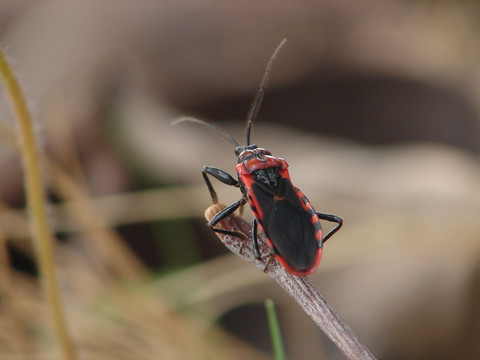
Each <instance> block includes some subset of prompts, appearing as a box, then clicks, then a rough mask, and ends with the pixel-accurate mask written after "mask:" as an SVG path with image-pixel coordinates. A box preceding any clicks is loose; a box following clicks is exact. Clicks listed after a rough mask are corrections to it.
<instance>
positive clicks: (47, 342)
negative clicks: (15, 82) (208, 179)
mask: <svg viewBox="0 0 480 360" xmlns="http://www.w3.org/2000/svg"><path fill="white" fill-rule="evenodd" d="M2 9H3V11H2V12H1V13H0V26H1V29H2V31H1V32H0V45H1V46H2V49H4V50H5V52H6V54H7V56H8V57H9V59H10V61H11V63H12V65H13V68H14V70H15V72H16V74H17V76H18V77H19V78H20V80H21V84H22V87H23V89H24V90H25V93H26V97H27V99H28V101H29V104H30V108H31V110H32V114H33V117H34V120H35V123H36V126H37V129H36V130H37V136H38V139H39V141H40V143H41V148H42V151H43V153H44V159H43V163H42V169H43V170H44V174H45V186H46V189H47V191H48V198H49V200H50V203H51V206H50V207H49V217H50V220H51V224H52V227H53V229H54V231H55V235H56V239H57V240H56V242H55V245H56V261H57V268H58V280H59V283H60V295H61V298H62V302H63V305H64V308H65V315H66V320H67V325H68V329H69V332H70V333H71V336H72V338H73V341H74V345H75V348H76V351H77V354H78V357H79V358H80V359H149V358H152V359H191V358H195V359H196V358H205V359H216V358H219V359H225V358H227V359H236V358H238V359H245V358H248V359H257V358H258V359H263V358H271V357H272V355H271V352H270V351H271V350H270V345H269V344H270V340H269V334H268V330H267V322H266V318H265V314H264V310H263V301H264V300H265V299H266V298H272V299H274V301H275V303H276V304H278V310H279V318H280V325H281V328H282V335H283V338H284V341H285V346H286V352H287V358H291V359H318V358H325V359H327V358H328V359H336V358H342V355H341V354H339V353H338V352H336V350H335V349H332V347H331V345H330V344H329V343H328V341H327V340H326V339H325V338H324V337H322V334H321V333H320V332H319V330H318V329H317V328H316V327H315V326H314V324H313V323H312V322H311V320H310V319H309V318H308V317H307V316H306V315H305V314H303V313H302V312H301V310H299V309H298V308H297V307H296V305H295V304H294V303H293V302H292V300H291V299H290V298H289V297H288V296H286V295H285V294H283V293H282V291H281V290H280V289H279V288H278V287H276V286H275V285H274V284H272V283H271V282H270V281H269V280H268V278H267V277H265V276H264V275H263V274H262V273H260V272H258V271H257V270H256V269H254V268H253V267H251V266H249V265H248V264H246V263H243V262H242V261H241V260H239V259H237V258H234V257H232V256H231V255H230V254H227V252H226V251H225V249H224V248H223V246H222V244H220V243H219V241H218V240H217V238H216V237H215V236H213V235H212V234H211V233H210V231H209V230H208V229H207V228H206V227H205V226H204V220H203V219H202V214H203V210H204V209H205V208H206V207H207V206H208V205H209V203H210V199H209V194H208V191H207V189H206V188H205V186H204V184H203V183H202V177H201V174H200V172H201V169H202V167H203V165H212V166H218V167H220V168H222V169H225V170H227V171H229V172H230V173H232V174H233V173H234V166H235V157H234V154H233V149H232V148H231V146H230V144H228V143H226V142H222V140H220V139H218V138H217V137H215V136H214V135H212V134H211V133H209V132H207V131H205V129H203V128H198V127H195V126H194V125H188V124H181V125H179V126H178V127H172V126H171V121H172V120H173V119H175V118H177V117H178V116H180V115H191V116H197V117H199V118H202V119H205V120H208V121H214V122H217V123H221V124H220V126H222V127H223V128H224V129H225V130H226V131H228V132H229V133H230V134H231V135H233V136H234V137H235V138H236V139H237V140H238V141H239V142H240V143H242V142H243V141H244V118H245V115H246V113H247V111H248V108H249V105H250V101H251V100H252V98H253V95H254V92H255V89H256V86H257V85H258V82H259V81H260V79H261V76H262V74H263V70H264V67H265V65H266V62H267V61H268V58H269V56H270V55H271V53H272V51H273V49H274V48H275V46H276V45H277V44H278V43H279V41H280V40H281V39H282V38H284V37H286V38H288V44H287V47H286V48H285V49H284V50H283V51H282V53H281V54H280V56H279V57H278V59H277V61H276V63H275V64H274V67H273V70H272V75H271V80H270V83H269V86H268V88H267V92H266V97H265V102H264V105H263V108H262V110H261V112H260V117H259V119H258V121H257V123H256V124H255V128H254V133H253V140H254V142H255V143H256V144H257V145H261V146H264V147H266V148H267V149H269V150H270V151H272V153H274V154H275V155H277V156H280V157H284V158H285V159H286V160H287V161H288V162H289V164H290V171H291V176H292V181H293V182H294V184H295V185H296V186H298V187H299V188H301V189H302V191H303V192H304V193H305V194H306V195H307V196H308V197H309V199H310V201H311V202H312V204H313V205H314V206H315V208H316V210H317V211H324V212H331V213H336V214H338V215H341V216H342V217H344V219H345V226H344V228H342V230H341V231H340V232H339V233H338V235H335V237H334V238H333V239H332V240H329V241H328V242H327V244H326V245H325V251H324V258H323V260H322V263H321V265H320V268H319V270H318V271H317V273H316V274H315V275H313V276H311V278H310V280H311V282H312V283H314V284H315V286H316V287H317V288H318V289H319V290H320V292H321V293H322V294H323V295H324V296H325V297H326V298H327V300H328V301H329V303H330V304H331V305H332V306H333V307H334V308H335V309H336V310H337V311H338V313H339V314H340V315H341V316H342V317H343V318H344V320H345V321H346V322H347V323H349V324H350V325H351V327H352V328H353V329H354V330H355V332H356V333H357V334H358V336H359V337H360V338H361V339H362V340H363V341H364V342H365V343H366V344H367V345H368V346H369V348H370V349H371V350H372V352H373V353H374V354H375V355H377V356H378V358H379V359H452V358H455V359H472V358H478V357H480V345H479V344H480V343H479V341H478V333H479V331H480V313H479V310H478V303H479V301H480V293H479V292H478V288H479V282H480V267H479V260H480V224H479V222H478V220H477V219H478V214H479V213H480V188H479V186H480V182H479V175H480V174H479V173H480V171H479V162H478V155H479V150H480V141H479V134H480V131H479V129H480V124H479V111H480V92H479V91H480V90H479V89H480V86H479V85H480V82H479V81H480V66H479V65H480V53H479V47H478V45H477V43H478V41H477V37H478V35H477V34H478V30H479V28H478V24H477V23H476V18H475V13H476V11H478V10H479V9H478V7H477V5H475V4H470V3H467V2H458V3H457V2H451V3H443V4H433V3H428V2H425V3H424V2H414V1H413V2H412V1H408V2H407V1H397V2H385V1H382V2H376V1H371V2H368V3H367V2H359V1H356V0H351V1H347V0H345V1H336V2H331V1H321V2H317V3H315V4H311V3H308V4H307V3H282V4H271V3H270V2H256V3H255V5H254V6H253V5H252V4H250V3H249V4H241V3H238V4H227V3H225V4H223V3H202V2H195V3H193V2H192V3H190V2H141V3H140V2H130V3H110V2H108V3H100V2H91V3H84V2H78V3H68V2H67V3H64V2H48V3H34V2H17V1H10V2H8V1H7V2H4V4H3V6H2ZM1 95H2V96H1V97H0V119H1V122H0V194H1V199H2V202H1V203H2V204H1V211H0V234H1V235H2V236H1V237H0V239H1V247H0V248H1V250H2V251H1V252H0V255H1V256H0V260H1V262H0V286H1V288H0V294H1V296H0V311H1V316H0V354H1V358H2V359H3V358H5V359H55V358H61V354H60V350H59V347H58V343H57V340H56V339H55V338H54V337H53V331H52V322H51V320H50V319H51V317H50V313H49V311H48V308H47V307H46V304H45V299H44V298H43V294H42V292H41V288H40V284H39V279H38V269H37V262H36V259H35V255H34V249H33V245H32V242H31V239H30V237H29V232H28V227H29V225H28V223H27V218H26V215H25V211H24V206H25V196H24V190H23V175H22V173H21V165H20V152H19V148H18V145H17V144H16V142H15V141H14V136H13V135H14V132H15V128H14V125H13V123H14V122H13V115H12V114H11V112H10V110H9V109H10V107H9V106H8V99H7V98H6V96H4V95H5V94H4V92H2V94H1ZM224 120H228V121H224ZM215 186H216V188H217V190H218V192H219V195H220V200H221V201H222V202H223V203H227V204H228V203H230V202H233V201H235V200H237V199H238V198H239V196H240V193H239V192H238V190H237V189H228V188H226V187H225V186H222V185H221V184H218V185H217V184H215ZM244 215H245V217H247V218H248V217H251V215H250V212H249V210H248V209H245V211H244ZM326 226H327V227H328V225H326Z"/></svg>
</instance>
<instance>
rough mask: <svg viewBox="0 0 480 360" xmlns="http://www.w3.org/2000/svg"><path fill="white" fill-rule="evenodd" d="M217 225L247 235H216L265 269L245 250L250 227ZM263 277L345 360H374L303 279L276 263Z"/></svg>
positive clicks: (236, 220)
mask: <svg viewBox="0 0 480 360" xmlns="http://www.w3.org/2000/svg"><path fill="white" fill-rule="evenodd" d="M224 208H225V206H224V205H222V204H214V205H212V206H210V207H209V208H208V209H207V210H206V211H205V217H206V218H207V220H208V221H210V220H211V219H212V217H213V216H214V215H215V214H217V213H218V212H219V211H221V210H222V209H224ZM219 225H220V228H222V229H224V230H230V231H240V232H243V233H244V234H246V235H247V236H248V238H249V239H248V240H247V242H246V243H244V242H243V241H242V240H241V239H238V238H235V237H231V236H229V235H223V234H217V235H218V237H219V238H220V239H221V240H222V242H223V243H224V244H225V246H227V247H228V248H229V249H230V250H231V251H232V252H233V253H235V254H236V255H238V256H240V257H242V258H243V259H244V260H246V261H248V262H249V263H251V264H253V265H255V266H256V267H257V268H258V269H260V270H264V269H265V266H266V263H267V261H268V260H267V259H261V260H257V259H255V256H254V254H253V249H252V248H251V247H249V246H248V243H252V238H251V236H252V227H251V225H250V224H249V223H247V222H246V221H245V220H243V219H242V218H240V217H238V216H230V217H229V218H227V219H225V220H223V221H222V222H221V223H220V224H219ZM217 226H218V225H217ZM259 245H260V251H261V253H263V254H265V253H267V252H268V251H270V249H269V248H268V246H267V244H266V243H265V242H263V243H260V244H259ZM265 273H266V274H267V275H268V276H270V277H271V278H272V279H273V280H275V281H276V282H277V283H278V284H279V285H280V286H281V287H282V288H283V289H284V290H285V291H286V292H287V293H288V294H289V295H290V296H292V297H293V298H294V299H295V301H296V302H297V303H298V304H299V305H300V306H301V307H302V309H303V310H304V311H305V312H306V313H307V314H308V315H309V316H310V317H311V318H312V320H313V321H314V322H315V323H316V324H317V325H318V326H319V327H320V329H322V331H323V332H324V333H325V334H326V335H327V336H328V337H329V338H330V340H332V341H333V342H334V343H335V345H336V346H337V347H338V348H339V349H340V350H341V351H342V352H343V353H344V354H345V355H346V356H347V358H349V359H354V360H366V359H375V357H374V356H373V355H372V353H371V352H370V350H368V349H367V348H366V347H365V345H363V344H362V343H361V342H360V341H359V340H358V338H357V336H356V335H355V334H354V332H353V331H352V329H350V327H349V326H348V325H347V324H345V323H344V322H343V321H342V319H341V318H340V317H339V316H338V314H337V313H336V312H335V310H333V309H332V307H331V306H330V305H329V304H328V303H327V302H326V301H325V299H324V298H323V297H322V296H321V295H320V293H319V292H318V291H317V290H316V289H315V288H314V287H313V286H312V285H311V284H310V282H309V281H308V280H307V278H306V277H297V276H294V275H292V274H290V273H289V272H288V271H287V270H286V269H285V268H284V267H283V266H281V265H280V264H279V263H278V262H277V261H271V262H270V263H269V264H268V267H267V269H266V270H265Z"/></svg>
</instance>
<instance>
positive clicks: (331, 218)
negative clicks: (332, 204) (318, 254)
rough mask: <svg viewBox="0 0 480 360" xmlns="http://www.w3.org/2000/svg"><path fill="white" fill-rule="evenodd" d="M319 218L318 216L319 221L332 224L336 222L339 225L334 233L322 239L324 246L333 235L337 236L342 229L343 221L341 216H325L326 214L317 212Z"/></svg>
mask: <svg viewBox="0 0 480 360" xmlns="http://www.w3.org/2000/svg"><path fill="white" fill-rule="evenodd" d="M317 216H318V218H319V219H322V220H326V221H330V222H335V223H337V224H338V225H337V226H335V228H334V229H333V230H332V231H330V232H329V233H328V234H327V235H325V237H324V238H323V239H322V244H323V243H324V242H325V241H327V240H328V239H329V238H330V237H331V236H332V235H333V234H335V233H336V232H337V231H338V230H340V228H341V227H342V225H343V219H342V218H341V217H340V216H337V215H333V214H324V213H319V212H317Z"/></svg>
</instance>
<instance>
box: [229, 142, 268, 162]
mask: <svg viewBox="0 0 480 360" xmlns="http://www.w3.org/2000/svg"><path fill="white" fill-rule="evenodd" d="M235 154H236V155H237V157H238V162H239V163H241V162H244V163H246V162H249V161H250V160H253V161H254V162H260V163H266V162H267V160H268V157H271V156H272V153H271V152H270V151H268V150H266V149H263V148H259V147H257V145H254V144H252V145H247V146H237V147H236V148H235Z"/></svg>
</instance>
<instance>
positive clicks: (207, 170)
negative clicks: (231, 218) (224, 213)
mask: <svg viewBox="0 0 480 360" xmlns="http://www.w3.org/2000/svg"><path fill="white" fill-rule="evenodd" d="M207 174H208V175H211V176H213V177H214V178H216V179H218V180H220V181H221V182H223V183H224V184H227V185H231V186H236V187H239V186H240V184H239V182H238V180H235V179H234V178H233V177H232V176H231V175H230V174H229V173H227V172H225V171H223V170H221V169H218V168H216V167H211V166H205V167H204V168H203V171H202V175H203V179H204V180H205V182H206V183H207V187H208V191H210V195H211V197H212V202H213V203H214V204H218V196H217V193H216V191H215V190H214V189H213V186H212V183H211V182H210V179H209V178H208V176H207Z"/></svg>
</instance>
